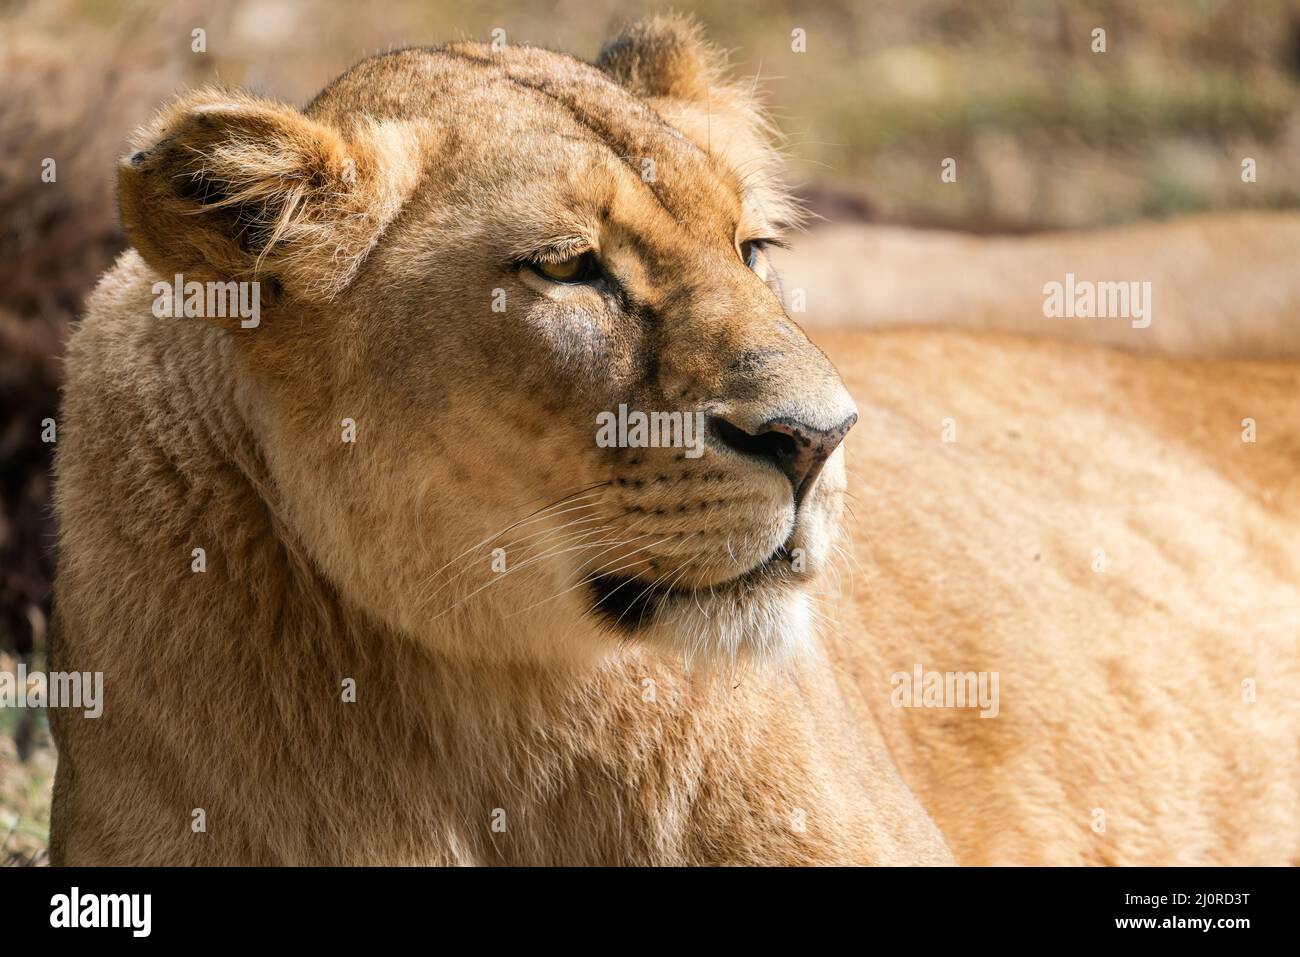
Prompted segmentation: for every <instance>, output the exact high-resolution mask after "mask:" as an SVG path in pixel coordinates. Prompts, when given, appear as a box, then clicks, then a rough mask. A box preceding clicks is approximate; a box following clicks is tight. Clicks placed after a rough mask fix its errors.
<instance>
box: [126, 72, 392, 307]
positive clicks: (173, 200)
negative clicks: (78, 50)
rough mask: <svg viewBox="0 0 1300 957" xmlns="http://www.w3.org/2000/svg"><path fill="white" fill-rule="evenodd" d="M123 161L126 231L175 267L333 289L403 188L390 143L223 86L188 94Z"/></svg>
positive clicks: (323, 291) (145, 252)
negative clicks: (347, 135)
mask: <svg viewBox="0 0 1300 957" xmlns="http://www.w3.org/2000/svg"><path fill="white" fill-rule="evenodd" d="M134 145H135V146H136V149H135V151H134V152H133V153H132V154H131V155H130V156H128V157H126V158H124V159H123V160H122V162H121V163H120V164H119V167H118V201H119V204H120V207H121V213H122V224H123V227H124V228H125V230H126V234H127V237H128V238H129V239H130V241H131V243H132V244H133V245H134V246H135V247H136V249H137V250H139V252H140V254H141V255H142V256H143V257H144V258H145V260H146V261H147V262H148V263H149V264H150V265H152V266H153V267H154V268H155V269H157V270H159V271H160V272H161V273H164V274H166V275H168V276H170V275H171V274H173V273H181V274H184V275H185V276H186V279H187V280H188V279H189V278H190V276H193V277H194V278H195V279H199V280H202V281H209V280H213V279H216V280H220V281H230V280H238V281H251V280H263V281H265V280H275V281H278V283H279V285H280V287H281V288H283V289H284V290H285V291H286V292H288V293H289V294H291V295H294V296H297V297H303V298H326V299H327V298H329V297H330V296H332V295H334V294H335V293H337V292H338V291H339V290H340V289H342V288H343V287H344V286H346V285H347V283H348V282H349V281H350V279H351V278H352V276H353V274H354V273H355V271H356V269H357V266H358V265H359V264H360V262H361V261H362V259H364V257H365V255H366V253H367V252H368V251H369V249H370V248H371V246H372V245H373V243H374V242H375V240H376V239H377V238H378V236H379V233H380V232H381V230H382V228H383V226H384V225H385V224H386V223H387V221H388V220H389V219H391V218H392V216H393V215H395V213H396V211H397V208H398V207H400V205H401V201H402V199H403V198H404V196H403V191H402V190H401V189H398V188H394V183H393V182H392V174H391V172H390V171H389V170H388V169H386V168H385V167H386V165H387V164H385V162H384V159H385V157H384V152H385V151H384V150H383V149H377V148H376V147H375V144H374V143H371V142H366V141H365V140H354V141H352V142H349V141H347V140H345V139H344V137H343V135H342V134H341V133H340V132H339V131H337V130H335V129H333V128H331V127H329V126H325V125H323V124H321V123H318V122H316V121H314V120H311V119H309V118H307V117H306V116H304V115H303V114H302V113H301V112H299V111H298V110H296V109H294V108H292V107H289V106H285V105H283V104H279V103H273V102H270V101H266V100H260V99H257V98H254V97H251V96H246V95H244V94H239V93H232V92H229V91H224V90H202V91H199V92H196V93H191V94H188V95H186V96H184V97H182V98H181V99H180V100H178V101H177V102H176V103H174V104H172V105H171V106H170V107H168V108H166V109H164V110H163V111H162V113H161V114H160V115H159V116H158V118H157V119H156V120H155V121H154V123H153V124H152V125H151V126H150V127H148V128H146V129H144V130H141V131H140V132H139V133H137V135H136V138H135V143H134Z"/></svg>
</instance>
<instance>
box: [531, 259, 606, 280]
mask: <svg viewBox="0 0 1300 957" xmlns="http://www.w3.org/2000/svg"><path fill="white" fill-rule="evenodd" d="M529 266H530V267H531V268H532V270H533V271H534V272H535V273H537V274H538V275H540V276H542V277H543V278H545V279H549V280H551V282H567V283H579V282H590V281H591V280H592V279H595V278H596V276H597V275H599V273H600V267H599V265H598V264H597V262H596V257H595V256H594V255H593V254H591V253H589V252H587V253H582V254H581V255H578V256H572V257H570V258H568V259H565V260H561V261H560V262H532V263H529Z"/></svg>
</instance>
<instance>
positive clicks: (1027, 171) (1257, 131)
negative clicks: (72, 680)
mask: <svg viewBox="0 0 1300 957" xmlns="http://www.w3.org/2000/svg"><path fill="white" fill-rule="evenodd" d="M673 8H674V9H677V10H679V11H685V12H693V13H694V14H695V15H696V16H698V17H699V19H700V20H701V21H702V22H703V23H704V25H705V27H706V29H707V32H708V35H709V36H710V37H711V38H712V39H713V40H714V41H715V42H716V43H718V44H719V45H721V46H723V47H724V48H726V49H728V50H729V51H731V58H732V63H733V65H734V69H735V71H736V73H737V74H738V75H740V76H743V77H747V78H748V77H757V80H758V85H759V88H760V89H762V90H764V91H765V94H766V99H767V102H768V105H769V108H770V111H771V113H772V115H773V117H774V118H775V119H776V121H777V123H778V125H779V127H780V128H781V130H782V132H783V133H784V134H785V136H786V144H785V145H786V151H787V153H788V156H789V167H790V177H791V181H792V183H794V184H795V185H796V187H797V188H798V190H799V192H800V193H801V194H802V195H803V196H804V198H805V200H806V201H807V203H808V205H809V207H810V209H811V210H812V211H813V212H814V213H816V214H818V215H819V216H821V217H824V219H826V220H829V221H831V222H841V223H843V222H846V221H861V222H872V223H893V224H902V225H908V226H917V227H924V228H945V229H954V230H961V231H967V232H972V233H981V234H987V233H1001V234H1022V233H1032V232H1035V231H1038V230H1043V229H1047V228H1072V227H1091V226H1098V225H1104V224H1113V223H1125V222H1130V221H1134V220H1138V219H1152V218H1155V219H1159V218H1164V217H1168V216H1172V215H1175V214H1180V213H1187V212H1193V211H1205V210H1222V209H1242V208H1247V207H1266V208H1296V207H1300V111H1298V109H1297V107H1298V106H1300V0H1143V2H1141V3H1135V2H1132V0H1114V2H1110V0H1093V2H1086V0H1079V2H1058V0H982V2H979V3H975V2H970V0H881V2H875V0H825V2H821V0H798V2H792V0H766V2H761V3H759V2H754V0H716V2H700V3H690V2H679V3H676V4H674V5H673ZM660 9H664V6H663V5H658V4H651V3H643V2H636V0H628V2H619V0H558V2H557V0H539V2H530V0H516V2H473V3H450V2H445V0H397V2H378V0H372V2H368V3H355V2H343V0H340V2H312V0H233V2H225V3H219V4H216V3H213V4H205V3H199V2H187V0H180V2H144V0H140V2H112V0H41V2H22V0H0V144H3V149H2V150H0V225H2V228H0V671H10V672H13V671H14V670H15V669H16V667H17V664H18V663H19V662H20V661H22V662H26V663H27V664H28V667H29V668H32V669H43V668H44V659H43V654H44V649H45V643H46V634H47V622H48V620H49V590H50V579H51V575H52V572H53V568H54V560H55V555H54V545H55V534H56V529H55V527H54V524H53V521H52V517H51V515H50V488H51V483H50V476H49V467H50V458H51V453H52V450H53V446H52V445H51V444H49V443H46V442H43V441H42V422H43V420H45V419H47V418H49V419H53V418H55V417H56V415H57V407H58V388H59V379H60V359H59V356H60V352H61V343H62V342H63V340H64V338H65V337H66V335H67V332H68V330H69V328H70V327H71V325H72V324H73V323H75V322H76V319H77V315H78V310H79V309H80V307H81V303H82V301H83V298H84V296H85V295H86V293H87V291H88V290H89V289H90V288H91V286H92V285H93V283H94V282H95V280H96V278H97V277H98V276H99V274H100V273H102V272H103V271H104V269H106V268H107V267H108V266H109V265H110V264H111V262H112V260H113V258H114V256H115V255H116V254H117V253H118V252H119V251H120V250H121V249H122V247H123V242H122V236H121V232H120V230H119V228H118V225H117V222H116V214H115V210H114V199H113V169H114V164H115V161H116V159H117V157H118V156H119V155H120V154H121V153H123V152H124V151H125V149H126V146H125V144H126V139H127V136H128V134H129V133H130V132H131V130H132V129H133V128H134V127H136V126H139V125H141V124H143V123H145V122H146V121H148V119H149V118H150V116H151V114H152V112H153V110H154V109H155V107H156V106H157V105H158V104H159V103H160V102H161V101H163V100H164V99H166V98H167V97H168V96H170V95H171V94H173V93H174V92H176V91H178V90H181V89H184V88H186V87H189V86H194V85H200V84H204V83H209V82H214V81H219V82H222V83H226V84H230V85H235V86H241V87H245V88H248V89H251V90H254V91H256V92H259V93H262V94H265V95H268V96H273V97H277V98H280V99H283V100H286V101H288V102H292V103H297V104H303V103H305V102H306V101H307V100H308V99H309V98H310V97H311V96H312V95H313V94H314V93H315V92H316V91H317V90H318V89H320V87H322V86H323V85H324V84H325V83H326V82H328V81H329V80H330V79H331V78H333V77H334V76H335V75H337V74H338V73H340V72H342V71H343V70H344V69H346V68H347V67H348V66H349V65H351V64H352V63H353V62H355V61H356V60H358V59H360V58H361V57H363V56H366V55H369V54H373V53H377V52H382V51H385V50H387V49H390V48H392V47H401V46H410V45H421V44H435V43H440V42H444V41H447V40H460V39H476V40H484V41H486V40H490V39H491V37H492V31H493V30H494V29H497V28H500V29H503V30H504V31H505V34H506V39H507V41H508V42H510V43H529V44H536V45H542V46H548V47H553V48H556V49H561V50H565V51H567V52H571V53H574V54H577V55H579V56H582V57H584V58H588V59H590V58H592V57H594V56H595V54H596V52H597V50H598V49H599V47H600V44H601V42H602V41H603V39H604V38H605V37H606V36H607V35H608V34H609V33H610V32H611V31H612V30H613V29H615V28H616V27H617V26H618V25H620V24H621V23H623V22H624V21H626V20H629V19H632V18H635V17H637V16H640V15H643V14H646V13H651V12H655V11H657V10H660ZM1097 27H1101V28H1104V29H1105V31H1106V52H1105V53H1104V54H1102V53H1094V52H1093V51H1092V49H1091V47H1092V42H1093V40H1092V31H1093V30H1094V29H1095V28H1097ZM796 29H800V30H803V31H804V36H805V37H806V51H805V52H802V53H798V52H794V51H793V50H792V31H793V30H796ZM195 30H202V31H203V36H202V40H203V47H204V49H203V52H196V51H195V45H196V41H195V38H194V31H195ZM946 156H954V157H961V160H960V162H961V167H960V177H961V180H962V183H963V188H961V189H945V188H942V187H941V184H940V182H939V178H938V163H939V161H940V159H941V158H943V157H946ZM1243 156H1250V157H1253V158H1255V159H1256V161H1257V163H1258V166H1259V169H1260V170H1267V171H1268V175H1267V176H1264V175H1261V176H1260V178H1259V182H1257V183H1253V184H1245V183H1243V182H1242V181H1241V177H1240V163H1241V157H1243ZM48 159H52V160H54V162H55V167H54V172H55V176H54V180H53V181H52V182H47V181H46V179H48V174H47V176H46V177H45V178H44V179H43V177H42V173H43V171H44V170H46V169H48V164H47V163H46V160H48ZM813 228H814V229H815V228H816V226H814V227H813ZM104 505H105V507H112V503H111V502H106V503H104ZM53 768H54V753H53V749H52V747H51V746H50V742H49V735H48V731H47V729H46V725H45V721H44V716H43V715H42V714H41V713H39V712H35V711H25V710H16V709H13V708H0V862H2V863H14V864H24V863H41V862H42V861H43V859H44V847H45V844H46V839H47V831H48V814H49V785H50V779H51V776H52V773H53Z"/></svg>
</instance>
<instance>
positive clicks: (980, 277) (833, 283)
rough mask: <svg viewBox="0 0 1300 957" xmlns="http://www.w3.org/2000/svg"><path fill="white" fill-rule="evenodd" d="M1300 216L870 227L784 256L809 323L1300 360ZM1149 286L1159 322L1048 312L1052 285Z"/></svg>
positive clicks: (829, 229) (812, 238)
mask: <svg viewBox="0 0 1300 957" xmlns="http://www.w3.org/2000/svg"><path fill="white" fill-rule="evenodd" d="M1298 245H1300V215H1298V214H1296V213H1295V212H1291V211H1278V212H1268V211H1249V212H1233V213H1212V214H1202V215H1199V216H1187V217H1185V218H1181V219H1176V220H1172V221H1170V222H1143V223H1135V224H1131V225H1126V226H1117V227H1109V228H1105V229H1095V230H1077V231H1073V232H1063V233H1055V232H1048V233H1036V234H1031V235H1027V236H971V235H964V234H961V233H951V232H944V231H940V230H928V229H913V228H907V227H902V226H889V225H877V224H863V223H838V224H834V225H829V226H826V227H825V228H821V229H817V230H815V231H813V232H812V233H811V234H809V235H808V236H807V237H805V238H804V239H803V240H802V241H801V242H800V243H799V244H798V246H797V247H796V248H795V249H794V250H792V251H790V252H785V253H781V254H780V255H779V256H778V257H777V265H778V267H779V268H780V269H781V272H782V278H783V279H784V281H785V282H786V284H787V286H789V287H798V288H802V289H806V290H808V291H809V299H808V302H807V312H806V313H805V314H804V315H801V316H800V317H799V318H800V320H801V321H802V322H803V323H804V324H805V325H806V326H808V327H810V328H835V329H846V330H847V329H905V328H918V327H922V328H931V329H939V328H944V329H960V330H964V331H968V332H969V331H975V332H981V331H983V332H987V331H996V332H1003V333H1013V334H1019V335H1030V336H1035V337H1043V338H1051V339H1063V340H1066V341H1070V342H1083V343H1092V344H1097V345H1109V346H1116V347H1118V348H1121V349H1124V350H1126V351H1129V352H1139V353H1150V354H1155V355H1166V356H1174V355H1176V356H1186V357H1188V358H1237V359H1282V358H1287V359H1297V358H1300V329H1298V328H1297V322H1296V317H1297V316H1298V315H1300V270H1298V269H1297V267H1296V261H1295V250H1296V248H1297V246H1298ZM1067 275H1073V276H1074V277H1075V279H1076V280H1078V281H1082V282H1087V283H1116V282H1123V283H1130V284H1131V283H1135V282H1136V283H1150V286H1149V293H1150V301H1151V307H1150V321H1149V323H1148V321H1147V317H1146V316H1142V317H1137V316H1107V315H1098V316H1095V317H1080V316H1077V315H1071V316H1069V317H1067V316H1053V317H1050V318H1049V317H1047V316H1044V314H1043V313H1044V304H1045V301H1046V299H1047V296H1045V295H1044V291H1043V290H1044V286H1046V285H1047V284H1049V283H1061V284H1064V283H1065V282H1066V277H1067Z"/></svg>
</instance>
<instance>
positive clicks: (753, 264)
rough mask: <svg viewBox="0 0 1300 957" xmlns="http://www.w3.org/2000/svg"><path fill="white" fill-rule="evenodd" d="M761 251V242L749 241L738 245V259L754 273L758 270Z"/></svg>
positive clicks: (757, 240) (756, 240)
mask: <svg viewBox="0 0 1300 957" xmlns="http://www.w3.org/2000/svg"><path fill="white" fill-rule="evenodd" d="M762 251H763V240H761V239H750V240H746V241H745V242H743V243H741V244H740V258H741V259H743V260H744V261H745V265H746V266H748V267H749V268H750V269H753V270H755V271H757V270H758V263H759V254H760V253H762Z"/></svg>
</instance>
